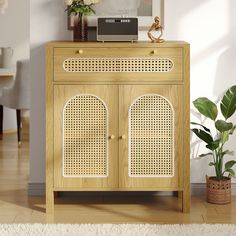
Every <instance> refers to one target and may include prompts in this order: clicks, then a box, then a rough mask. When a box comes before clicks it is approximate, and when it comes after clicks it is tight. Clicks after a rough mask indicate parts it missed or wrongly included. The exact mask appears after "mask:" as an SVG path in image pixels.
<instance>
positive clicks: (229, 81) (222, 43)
mask: <svg viewBox="0 0 236 236" xmlns="http://www.w3.org/2000/svg"><path fill="white" fill-rule="evenodd" d="M228 10H229V14H228V16H229V25H228V26H226V27H228V29H229V32H228V34H227V35H225V37H224V38H220V39H219V40H218V41H217V42H216V43H215V44H213V45H211V47H209V48H207V49H206V51H204V52H202V53H200V54H198V55H197V57H195V58H194V61H197V60H200V58H201V57H202V56H203V55H202V54H204V55H207V54H212V53H214V52H215V51H216V50H219V49H220V48H226V49H225V50H224V51H223V52H222V54H221V55H220V56H219V59H218V63H217V66H216V73H215V76H214V75H213V76H214V78H215V80H214V81H215V82H214V88H213V93H214V95H215V97H216V99H215V101H214V102H216V103H219V102H220V101H221V98H222V96H223V94H224V93H225V92H226V90H227V89H228V88H229V87H230V86H232V85H235V84H236V64H235V58H236V44H235V42H236V23H235V22H236V16H235V10H236V1H235V0H230V1H228ZM219 31H220V29H219ZM206 96H207V94H206ZM191 114H192V116H193V117H195V118H196V119H195V120H198V121H199V123H201V124H205V120H201V117H199V115H197V114H196V112H195V110H191ZM232 121H233V122H234V123H236V118H235V115H234V117H233V118H232ZM235 143H236V137H235V135H234V136H231V140H230V142H229V144H228V146H229V149H234V151H236V150H235ZM202 145H204V144H203V143H202V142H199V141H194V140H193V134H192V133H191V153H192V156H191V158H192V160H191V172H193V173H198V172H199V168H201V172H202V173H209V171H210V173H212V171H213V168H212V167H208V163H209V160H211V157H210V156H209V157H205V159H199V158H194V157H196V156H199V155H200V154H202V153H201V152H200V149H201V148H200V147H201V146H202ZM206 152H207V150H206ZM226 159H227V158H226ZM202 180H203V179H202Z"/></svg>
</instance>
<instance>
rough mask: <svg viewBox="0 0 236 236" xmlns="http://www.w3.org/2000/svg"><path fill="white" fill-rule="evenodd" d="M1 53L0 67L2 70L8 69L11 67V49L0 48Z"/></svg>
mask: <svg viewBox="0 0 236 236" xmlns="http://www.w3.org/2000/svg"><path fill="white" fill-rule="evenodd" d="M0 51H1V59H0V61H1V67H2V68H10V67H11V66H12V56H13V53H14V51H13V49H12V48H11V47H6V48H0Z"/></svg>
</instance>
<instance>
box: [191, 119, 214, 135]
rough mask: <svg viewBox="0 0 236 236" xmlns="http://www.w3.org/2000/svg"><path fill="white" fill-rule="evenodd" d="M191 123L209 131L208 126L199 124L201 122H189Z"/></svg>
mask: <svg viewBox="0 0 236 236" xmlns="http://www.w3.org/2000/svg"><path fill="white" fill-rule="evenodd" d="M191 124H192V125H199V126H201V127H202V128H203V129H204V130H205V131H207V132H208V133H210V132H211V131H210V129H208V128H207V127H206V126H204V125H201V124H199V123H196V122H191Z"/></svg>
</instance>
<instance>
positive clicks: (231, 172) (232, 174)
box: [225, 169, 235, 177]
mask: <svg viewBox="0 0 236 236" xmlns="http://www.w3.org/2000/svg"><path fill="white" fill-rule="evenodd" d="M225 172H228V173H229V176H232V177H235V172H234V170H232V169H228V170H225Z"/></svg>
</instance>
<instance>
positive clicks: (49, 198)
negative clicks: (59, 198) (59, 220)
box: [46, 191, 54, 214]
mask: <svg viewBox="0 0 236 236" xmlns="http://www.w3.org/2000/svg"><path fill="white" fill-rule="evenodd" d="M46 213H47V214H52V213H54V192H53V191H47V194H46Z"/></svg>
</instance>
